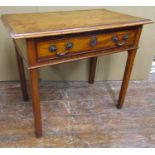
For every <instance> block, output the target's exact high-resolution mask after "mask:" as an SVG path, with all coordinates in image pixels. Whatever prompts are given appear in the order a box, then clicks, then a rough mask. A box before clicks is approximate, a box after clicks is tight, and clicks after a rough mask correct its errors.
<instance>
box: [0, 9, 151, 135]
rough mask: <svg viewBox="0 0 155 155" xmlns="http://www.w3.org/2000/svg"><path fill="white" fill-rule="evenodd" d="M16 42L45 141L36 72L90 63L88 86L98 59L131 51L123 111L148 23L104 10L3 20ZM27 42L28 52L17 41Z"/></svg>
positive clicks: (39, 131)
mask: <svg viewBox="0 0 155 155" xmlns="http://www.w3.org/2000/svg"><path fill="white" fill-rule="evenodd" d="M2 20H3V22H4V24H5V25H6V27H7V28H8V31H9V33H10V35H11V37H12V38H13V41H14V44H15V47H16V56H17V62H18V68H19V76H20V81H21V88H22V93H23V99H24V101H27V100H28V93H27V88H26V80H25V74H24V68H23V60H24V61H25V62H26V68H27V69H28V71H29V75H30V83H31V95H32V103H33V113H34V124H35V133H36V137H41V136H42V123H41V122H42V121H41V110H40V96H39V88H38V85H39V83H38V69H39V68H41V67H45V66H49V65H56V64H60V63H65V62H71V61H77V60H82V59H88V58H90V60H91V61H90V75H89V83H93V82H94V77H95V69H96V62H97V57H98V56H101V55H107V54H112V53H116V52H123V51H128V58H127V63H126V68H125V72H124V78H123V82H122V86H121V91H120V95H119V100H118V103H117V108H121V107H122V106H123V102H124V98H125V94H126V91H127V87H128V82H129V78H130V74H131V70H132V66H133V63H134V58H135V55H136V52H137V49H138V42H139V38H140V34H141V31H142V26H143V24H148V23H151V22H152V21H151V20H149V19H143V18H138V17H133V16H129V15H125V14H120V13H116V12H112V11H108V10H104V9H95V10H84V11H67V12H53V13H52V12H50V13H28V14H7V15H2ZM20 39H25V42H26V46H27V52H23V51H22V50H20V47H19V46H18V44H17V41H18V40H20Z"/></svg>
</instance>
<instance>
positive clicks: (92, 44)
mask: <svg viewBox="0 0 155 155" xmlns="http://www.w3.org/2000/svg"><path fill="white" fill-rule="evenodd" d="M90 44H91V46H94V47H95V46H96V45H97V38H96V37H92V38H91V40H90Z"/></svg>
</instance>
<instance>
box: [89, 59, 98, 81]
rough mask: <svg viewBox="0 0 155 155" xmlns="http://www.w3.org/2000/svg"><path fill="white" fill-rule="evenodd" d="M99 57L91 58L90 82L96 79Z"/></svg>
mask: <svg viewBox="0 0 155 155" xmlns="http://www.w3.org/2000/svg"><path fill="white" fill-rule="evenodd" d="M96 64H97V57H94V58H91V59H90V72H89V81H88V82H89V83H91V84H93V83H94V79H95V72H96Z"/></svg>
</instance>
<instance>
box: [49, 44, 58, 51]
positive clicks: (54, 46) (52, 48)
mask: <svg viewBox="0 0 155 155" xmlns="http://www.w3.org/2000/svg"><path fill="white" fill-rule="evenodd" d="M49 50H50V52H56V51H57V47H56V45H52V46H50V47H49Z"/></svg>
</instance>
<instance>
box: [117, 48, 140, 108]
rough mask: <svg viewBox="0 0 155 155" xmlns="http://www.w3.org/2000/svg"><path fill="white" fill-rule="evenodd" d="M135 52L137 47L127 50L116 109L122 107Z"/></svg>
mask: <svg viewBox="0 0 155 155" xmlns="http://www.w3.org/2000/svg"><path fill="white" fill-rule="evenodd" d="M136 52H137V49H134V50H129V51H128V58H127V63H126V67H125V72H124V77H123V82H122V86H121V90H120V94H119V99H118V103H117V108H118V109H120V108H122V107H123V103H124V99H125V95H126V91H127V88H128V83H129V79H130V75H131V72H132V67H133V63H134V59H135V55H136Z"/></svg>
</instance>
